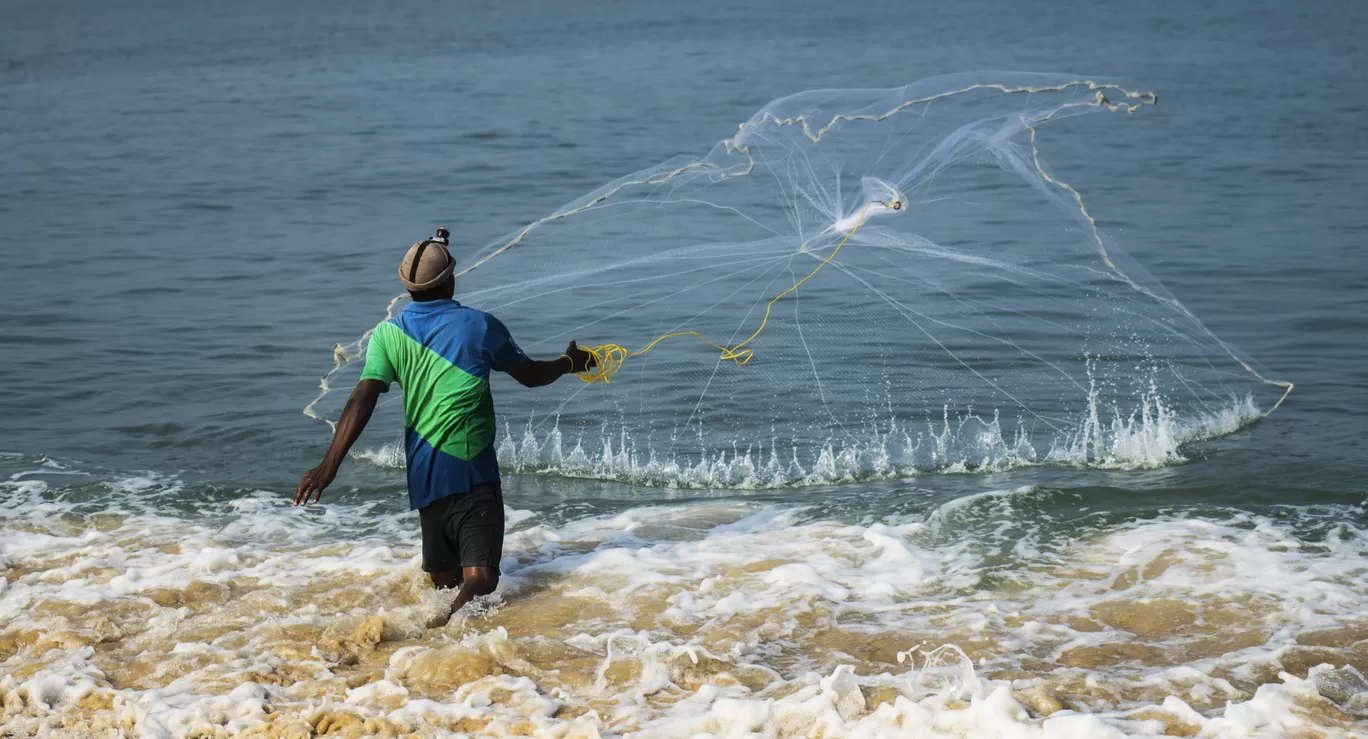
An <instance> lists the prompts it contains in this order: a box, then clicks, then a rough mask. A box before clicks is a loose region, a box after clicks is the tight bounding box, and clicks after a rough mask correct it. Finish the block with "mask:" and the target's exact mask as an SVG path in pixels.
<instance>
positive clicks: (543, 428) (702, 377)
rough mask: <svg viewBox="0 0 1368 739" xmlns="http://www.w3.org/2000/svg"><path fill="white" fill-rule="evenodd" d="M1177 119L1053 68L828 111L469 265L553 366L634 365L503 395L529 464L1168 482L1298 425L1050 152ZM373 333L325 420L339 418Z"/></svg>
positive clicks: (541, 468) (326, 405)
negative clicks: (1103, 472) (1106, 473)
mask: <svg viewBox="0 0 1368 739" xmlns="http://www.w3.org/2000/svg"><path fill="white" fill-rule="evenodd" d="M1154 102H1155V97H1154V95H1153V94H1151V93H1146V92H1137V91H1132V90H1128V89H1125V88H1123V87H1121V86H1119V85H1117V84H1113V83H1109V82H1101V81H1095V80H1088V79H1074V78H1066V77H1059V76H1052V75H1031V74H976V75H956V76H950V77H939V78H933V79H930V80H924V81H921V82H917V83H914V84H911V85H908V86H906V87H901V88H896V89H881V90H822V91H811V92H804V93H800V94H797V95H792V96H789V97H785V98H781V99H779V100H775V101H774V102H771V103H770V104H768V105H766V106H765V107H764V108H763V109H761V110H760V111H759V112H758V113H756V114H755V115H754V116H753V117H752V118H751V119H750V120H748V121H746V122H745V123H742V124H741V125H740V128H739V130H738V131H737V132H736V134H735V135H734V136H733V137H731V138H729V139H725V140H723V141H721V142H719V143H718V144H717V145H716V146H714V147H713V148H712V150H711V151H709V152H708V153H707V155H706V156H704V157H701V158H690V157H679V158H675V159H671V160H669V161H666V162H663V163H661V164H658V165H656V166H654V167H649V168H647V169H644V170H641V171H639V172H635V173H633V174H631V175H628V176H626V177H624V178H622V179H619V180H617V181H615V182H612V183H609V184H607V185H605V186H603V187H601V188H599V189H598V190H595V191H594V192H591V193H589V194H587V195H585V196H584V197H582V198H580V199H578V200H575V201H573V202H571V203H568V204H566V205H565V206H564V207H562V208H560V209H558V210H557V211H555V212H554V213H551V214H549V215H547V216H545V217H543V218H540V219H538V220H536V221H534V222H532V223H531V224H529V225H527V226H525V227H523V228H521V229H519V230H518V231H516V232H514V233H512V234H510V235H508V236H507V237H505V238H502V239H500V240H498V241H496V242H494V243H492V244H489V245H487V246H485V247H484V248H482V249H480V250H478V251H477V252H476V253H475V254H473V255H466V256H464V257H458V259H460V260H461V263H462V266H461V268H460V269H458V273H457V276H458V281H457V297H458V299H460V300H461V301H462V302H464V303H466V304H468V305H473V306H474V307H477V308H480V309H481V310H485V311H489V312H491V313H493V314H495V315H497V316H498V317H499V318H500V319H501V320H502V321H503V322H504V323H505V324H506V325H508V326H509V327H510V329H511V330H512V331H513V335H514V336H515V338H516V339H517V340H518V342H519V343H520V344H521V345H522V347H523V348H524V349H525V350H526V351H528V353H529V354H531V355H533V356H538V355H540V356H543V357H545V358H550V357H554V356H556V355H558V354H559V353H560V352H561V351H562V350H563V348H564V345H565V343H566V341H567V340H568V339H571V338H574V339H577V340H578V341H579V342H580V343H581V344H582V345H599V346H600V347H601V349H600V351H601V353H602V354H603V355H604V356H605V357H607V356H610V355H611V356H612V357H613V358H614V359H615V360H617V363H615V364H614V365H613V366H612V367H611V368H610V373H611V374H604V373H602V372H600V374H599V376H598V377H597V378H595V379H597V380H599V381H600V382H598V383H592V384H591V383H581V382H578V381H575V380H573V379H566V380H562V381H561V382H560V383H558V384H557V385H555V386H553V387H551V388H547V389H544V390H539V391H534V392H500V393H498V398H497V402H498V404H499V408H500V416H501V423H502V424H503V429H504V431H503V439H502V441H501V443H500V449H499V454H500V460H501V462H502V464H503V466H504V468H505V470H513V471H522V472H552V473H558V474H575V475H590V476H600V477H611V478H622V479H628V480H632V481H635V482H653V483H665V484H675V485H697V486H757V487H762V486H774V485H785V484H794V483H802V482H809V483H810V482H830V481H837V480H843V479H861V478H867V477H878V476H902V475H910V474H916V473H919V472H926V471H931V470H965V471H972V470H984V469H989V470H992V469H1001V468H1003V467H1007V466H1017V465H1023V464H1041V463H1062V464H1075V465H1096V466H1112V467H1134V466H1153V465H1160V464H1167V463H1171V462H1175V461H1178V460H1180V459H1181V456H1180V455H1181V448H1182V445H1183V444H1184V443H1185V442H1189V441H1192V440H1194V439H1200V438H1204V437H1209V436H1213V435H1217V434H1221V433H1226V432H1229V431H1232V430H1234V429H1236V428H1238V427H1240V426H1241V425H1243V424H1245V423H1247V422H1249V421H1250V420H1252V419H1255V418H1257V417H1258V416H1259V415H1260V414H1262V413H1266V412H1271V410H1272V409H1274V408H1276V407H1277V405H1278V404H1279V403H1281V402H1282V400H1283V399H1284V398H1285V397H1286V395H1287V393H1288V392H1290V391H1291V387H1292V386H1291V384H1290V383H1286V382H1282V381H1279V380H1275V379H1272V378H1270V377H1269V376H1268V374H1267V372H1266V371H1264V370H1263V369H1262V368H1261V367H1259V366H1258V365H1257V364H1255V363H1254V362H1253V361H1252V360H1251V359H1249V358H1248V357H1245V356H1244V355H1242V354H1241V353H1240V352H1239V351H1238V350H1236V349H1235V348H1233V347H1231V346H1230V345H1228V344H1226V343H1225V342H1223V341H1221V340H1220V339H1219V338H1217V337H1216V336H1215V335H1213V334H1212V333H1211V331H1209V330H1208V329H1207V328H1206V327H1205V326H1204V325H1203V324H1202V323H1201V322H1200V321H1199V320H1198V319H1197V318H1196V317H1195V316H1194V315H1193V314H1192V313H1191V312H1189V311H1188V310H1187V309H1186V308H1185V307H1184V306H1183V305H1182V304H1181V303H1180V302H1179V301H1178V300H1176V299H1175V298H1174V297H1173V296H1172V295H1170V294H1169V293H1168V292H1167V291H1166V290H1165V289H1164V288H1163V286H1162V285H1160V284H1159V283H1158V281H1157V280H1155V279H1154V278H1153V277H1151V276H1150V275H1149V274H1148V273H1147V272H1146V271H1145V270H1144V269H1143V268H1141V267H1140V265H1138V264H1137V263H1135V262H1134V261H1133V260H1132V259H1131V258H1130V257H1129V256H1128V255H1127V254H1126V253H1125V252H1124V250H1122V249H1121V248H1120V246H1119V245H1118V244H1117V243H1116V242H1115V241H1114V240H1113V239H1112V238H1111V237H1110V236H1109V235H1108V234H1107V233H1106V232H1104V231H1103V230H1102V229H1101V228H1099V227H1098V224H1097V223H1096V221H1095V220H1094V218H1093V216H1092V214H1091V213H1090V212H1089V211H1088V209H1087V206H1086V204H1085V201H1084V199H1083V197H1082V196H1081V195H1080V194H1079V193H1078V192H1077V191H1076V190H1074V189H1073V188H1072V187H1071V186H1070V185H1068V184H1067V183H1066V182H1065V181H1064V180H1063V179H1062V178H1061V177H1059V176H1057V175H1056V174H1054V173H1053V172H1052V171H1051V170H1050V169H1049V167H1048V166H1046V165H1045V163H1044V162H1043V160H1042V158H1041V153H1040V143H1041V142H1040V135H1039V130H1040V129H1041V128H1042V127H1044V126H1046V125H1047V124H1051V123H1054V122H1057V121H1060V120H1062V119H1064V118H1068V117H1071V116H1076V115H1081V114H1085V113H1093V112H1112V113H1133V112H1136V111H1139V110H1140V109H1142V108H1144V107H1145V106H1147V105H1151V104H1153V103H1154ZM456 242H457V243H459V236H458V237H457V238H456ZM403 304H404V301H403V300H401V299H398V298H396V300H395V301H394V302H392V303H391V304H390V306H389V313H390V315H394V314H395V313H396V312H397V311H398V310H401V309H402V307H403ZM366 338H367V337H362V339H361V340H359V341H357V342H354V343H351V344H347V345H339V346H338V347H337V348H336V350H335V353H334V358H335V366H334V369H333V371H332V372H330V373H329V374H328V376H327V377H325V378H324V381H323V385H322V393H321V394H320V396H319V399H318V400H315V402H314V403H313V404H311V405H310V406H309V408H308V409H306V412H307V413H309V414H310V415H313V416H315V417H321V418H326V417H327V416H328V415H329V414H330V413H332V412H335V408H333V407H332V404H333V403H334V401H335V398H332V397H331V396H330V395H329V391H330V389H331V388H333V387H339V386H343V385H345V384H346V383H347V382H348V381H349V380H350V379H351V378H350V377H349V376H348V373H349V372H351V373H355V372H356V371H357V370H358V369H359V368H358V366H357V365H358V364H359V360H360V358H362V357H363V356H364V349H365V342H366ZM603 380H608V382H603Z"/></svg>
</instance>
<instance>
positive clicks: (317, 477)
mask: <svg viewBox="0 0 1368 739" xmlns="http://www.w3.org/2000/svg"><path fill="white" fill-rule="evenodd" d="M385 389H386V387H385V383H383V382H380V381H379V380H362V381H361V382H358V383H357V384H356V389H355V390H353V391H352V394H351V397H349V398H347V405H346V407H345V408H343V409H342V417H341V418H340V419H338V421H337V431H336V432H335V433H334V434H333V440H332V445H331V446H329V447H328V452H327V454H324V455H323V462H322V463H320V464H319V465H318V466H317V467H315V468H313V469H311V470H309V471H308V472H305V473H304V477H303V478H301V479H300V481H299V486H298V487H296V488H295V492H294V501H293V502H294V505H306V504H308V502H309V494H310V493H312V494H313V502H315V503H317V502H318V500H319V498H322V497H323V489H324V488H326V487H328V486H329V485H331V484H332V481H333V478H334V477H336V476H337V469H338V468H339V467H341V466H342V460H344V459H346V458H347V452H348V451H350V450H351V448H352V444H355V443H356V440H357V438H358V437H360V436H361V432H362V431H364V430H365V428H366V424H367V423H370V419H371V413H373V412H374V411H375V402H376V401H377V400H378V399H379V398H380V393H382V392H384V391H385Z"/></svg>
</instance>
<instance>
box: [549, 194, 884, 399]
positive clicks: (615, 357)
mask: <svg viewBox="0 0 1368 739" xmlns="http://www.w3.org/2000/svg"><path fill="white" fill-rule="evenodd" d="M875 203H878V204H879V205H882V206H884V207H886V208H892V209H893V210H900V209H901V208H902V201H901V200H895V201H893V202H892V203H885V202H883V201H879V200H871V201H869V202H868V203H865V207H864V209H863V210H861V211H860V217H859V219H858V220H857V221H856V222H855V227H854V228H852V229H850V231H849V233H847V234H846V235H845V238H843V239H841V242H840V243H839V244H837V245H836V248H835V249H832V250H831V253H830V254H828V255H827V257H826V259H823V260H822V261H821V263H820V264H818V265H817V267H816V268H815V269H813V270H812V271H811V272H809V273H808V274H807V276H806V277H804V278H803V279H801V280H799V281H797V282H795V283H793V285H792V286H791V287H789V289H787V290H785V291H783V292H781V293H779V294H778V295H775V296H774V297H773V298H772V299H771V300H770V301H769V303H767V304H766V305H765V316H764V317H763V318H761V319H760V326H759V327H758V328H756V329H755V333H753V334H751V335H750V336H748V337H746V340H745V341H742V342H741V343H739V344H737V345H735V346H732V347H726V346H723V345H721V344H718V343H717V342H715V341H713V340H711V339H709V338H708V337H706V336H704V335H703V334H700V333H698V332H697V331H676V332H674V333H670V334H664V335H662V336H657V337H656V338H655V340H653V341H652V342H651V343H649V344H647V345H646V346H644V347H642V348H640V349H638V350H637V351H634V352H632V351H628V350H627V349H626V348H625V347H622V346H619V345H618V344H600V345H598V346H594V347H588V348H585V351H586V352H588V353H589V355H590V356H592V357H593V358H594V361H595V363H596V365H597V366H595V367H591V368H589V369H587V370H585V371H584V372H578V373H576V374H577V375H578V376H579V378H580V379H581V380H583V381H584V382H590V383H599V382H604V383H606V382H612V381H613V375H616V374H617V372H618V370H620V369H622V365H623V364H625V363H626V361H627V360H628V359H630V358H632V357H639V356H641V355H643V354H645V353H646V352H649V351H650V350H651V349H653V348H655V345H656V344H659V343H660V342H662V341H664V340H666V339H673V338H675V337H677V336H695V337H697V338H698V339H699V341H702V342H703V343H704V344H707V345H708V346H710V347H712V348H714V349H716V350H718V351H719V352H721V353H722V356H721V359H723V360H725V361H731V362H736V363H737V364H738V365H743V364H745V363H747V362H749V361H750V360H751V358H752V357H754V356H755V351H754V350H753V349H746V348H745V346H746V345H747V344H749V343H751V342H752V341H754V340H755V337H757V336H759V335H760V332H761V331H764V330H765V326H766V325H768V324H769V318H770V311H772V310H773V309H774V304H775V303H777V302H779V301H780V300H781V299H783V298H784V297H785V296H787V295H789V294H791V293H792V292H793V291H794V290H797V289H798V287H799V286H800V285H802V284H803V283H804V282H807V281H808V280H810V279H812V277H813V275H816V274H817V273H818V272H821V271H822V268H823V267H826V266H827V265H828V264H830V263H831V260H833V259H835V258H836V254H837V253H838V252H840V251H841V247H843V246H845V243H846V242H847V241H849V240H850V237H851V236H854V235H855V232H856V231H859V230H860V226H862V225H864V221H865V216H866V215H868V213H869V208H870V206H872V205H874V204H875Z"/></svg>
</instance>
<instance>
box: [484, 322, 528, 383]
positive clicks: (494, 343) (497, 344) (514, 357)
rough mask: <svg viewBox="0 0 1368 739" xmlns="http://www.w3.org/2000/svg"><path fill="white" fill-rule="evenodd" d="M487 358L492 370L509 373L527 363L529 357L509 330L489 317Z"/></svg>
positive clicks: (486, 343) (486, 345)
mask: <svg viewBox="0 0 1368 739" xmlns="http://www.w3.org/2000/svg"><path fill="white" fill-rule="evenodd" d="M484 349H485V358H486V359H487V360H488V361H489V367H490V369H495V370H498V371H500V372H507V371H509V370H511V369H514V368H516V367H517V366H518V365H520V364H522V363H523V362H526V361H527V355H526V354H523V350H522V349H521V348H519V347H518V344H517V342H515V341H513V337H512V336H511V335H510V334H509V333H508V329H507V328H505V327H504V325H503V323H501V322H500V321H499V319H497V318H495V317H494V316H490V317H489V329H488V330H487V331H485V347H484Z"/></svg>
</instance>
